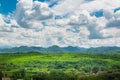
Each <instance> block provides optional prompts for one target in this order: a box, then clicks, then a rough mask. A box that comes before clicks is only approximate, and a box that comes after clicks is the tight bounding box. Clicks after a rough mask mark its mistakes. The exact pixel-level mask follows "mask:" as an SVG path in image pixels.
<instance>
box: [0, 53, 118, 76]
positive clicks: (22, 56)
mask: <svg viewBox="0 0 120 80" xmlns="http://www.w3.org/2000/svg"><path fill="white" fill-rule="evenodd" d="M20 70H24V71H25V73H26V75H27V76H31V75H36V74H37V73H48V74H49V73H51V72H52V71H62V72H64V73H70V72H74V74H97V73H100V72H119V71H120V54H85V53H57V54H55V53H35V52H30V53H11V54H10V53H6V54H0V71H3V72H4V73H5V74H6V76H7V77H11V76H13V75H14V73H15V72H18V71H20Z"/></svg>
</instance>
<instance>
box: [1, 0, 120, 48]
mask: <svg viewBox="0 0 120 80" xmlns="http://www.w3.org/2000/svg"><path fill="white" fill-rule="evenodd" d="M53 45H58V46H60V47H66V46H78V47H85V48H89V47H101V46H119V47H120V0H0V47H18V46H38V47H39V46H40V47H49V46H53Z"/></svg>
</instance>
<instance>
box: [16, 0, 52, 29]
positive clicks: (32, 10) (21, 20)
mask: <svg viewBox="0 0 120 80" xmlns="http://www.w3.org/2000/svg"><path fill="white" fill-rule="evenodd" d="M52 17H53V13H52V10H50V8H49V7H48V5H47V4H46V3H41V2H38V1H34V2H33V1H32V0H29V1H26V0H20V1H19V2H18V3H17V9H16V12H15V18H16V20H17V22H18V24H19V25H20V26H21V27H24V28H33V29H42V28H43V27H44V26H43V25H42V23H41V22H42V21H44V20H49V19H52Z"/></svg>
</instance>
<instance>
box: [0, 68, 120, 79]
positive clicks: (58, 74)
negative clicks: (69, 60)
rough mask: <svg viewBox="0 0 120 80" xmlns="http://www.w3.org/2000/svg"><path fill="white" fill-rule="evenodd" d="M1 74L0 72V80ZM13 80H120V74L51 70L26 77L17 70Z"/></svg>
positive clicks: (12, 76)
mask: <svg viewBox="0 0 120 80" xmlns="http://www.w3.org/2000/svg"><path fill="white" fill-rule="evenodd" d="M3 75H4V74H3V73H2V72H1V71H0V80H2V77H3ZM11 78H12V79H13V80H17V79H23V80H120V72H106V71H103V72H98V73H96V74H94V73H76V72H75V71H68V72H63V71H61V70H53V71H51V72H49V73H48V72H39V73H35V74H34V75H28V74H27V72H25V71H24V70H19V71H16V72H14V73H13V74H12V75H11Z"/></svg>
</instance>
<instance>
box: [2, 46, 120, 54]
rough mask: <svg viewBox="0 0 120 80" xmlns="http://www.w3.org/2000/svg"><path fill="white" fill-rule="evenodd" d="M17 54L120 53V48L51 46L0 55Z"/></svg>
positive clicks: (22, 49) (6, 49) (11, 50)
mask: <svg viewBox="0 0 120 80" xmlns="http://www.w3.org/2000/svg"><path fill="white" fill-rule="evenodd" d="M16 52H54V53H60V52H83V53H120V47H116V46H113V47H96V48H80V47H73V46H68V47H59V46H56V45H55V46H51V47H48V48H44V47H28V46H20V47H13V48H3V49H0V53H16Z"/></svg>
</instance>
